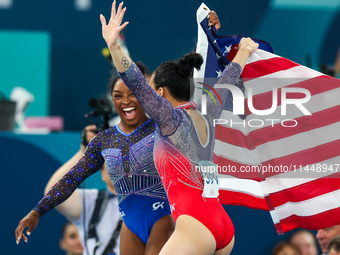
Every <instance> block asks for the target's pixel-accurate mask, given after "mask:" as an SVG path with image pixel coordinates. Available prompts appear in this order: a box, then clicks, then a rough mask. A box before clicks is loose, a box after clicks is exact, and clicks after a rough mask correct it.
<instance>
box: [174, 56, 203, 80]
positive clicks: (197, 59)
mask: <svg viewBox="0 0 340 255" xmlns="http://www.w3.org/2000/svg"><path fill="white" fill-rule="evenodd" d="M202 63H203V58H202V56H201V55H200V54H198V53H193V52H192V53H188V54H185V55H184V56H183V57H182V58H180V59H179V60H178V62H177V65H178V72H179V73H180V75H182V76H183V77H189V76H190V75H191V72H192V71H193V70H192V69H193V68H196V69H197V70H199V69H200V67H201V65H202Z"/></svg>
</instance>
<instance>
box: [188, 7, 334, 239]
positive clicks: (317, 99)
mask: <svg viewBox="0 0 340 255" xmlns="http://www.w3.org/2000/svg"><path fill="white" fill-rule="evenodd" d="M209 11H210V10H209V8H208V7H207V6H205V5H204V4H202V5H201V6H200V8H199V9H198V11H197V23H198V42H197V47H196V52H197V53H200V54H201V55H202V56H203V58H204V60H205V61H204V64H203V66H202V68H201V70H200V71H195V72H194V78H195V79H196V81H200V82H202V81H205V79H204V78H206V77H214V78H216V77H217V76H218V73H219V72H220V70H223V67H224V66H225V64H226V63H228V60H226V59H225V56H223V53H224V54H225V55H226V53H228V54H227V56H226V57H227V58H228V59H229V60H232V58H233V56H234V55H235V54H236V51H237V49H236V47H235V46H234V44H237V40H239V38H240V37H230V38H232V39H233V40H234V41H233V40H231V41H230V42H227V41H225V38H226V37H224V38H223V37H219V36H217V35H215V34H214V33H213V31H212V29H210V28H209V26H208V21H207V15H208V13H209ZM211 38H215V39H211ZM235 40H236V41H235ZM216 45H218V47H219V48H220V49H221V50H220V51H216V50H215V52H213V50H214V47H215V49H216ZM260 48H262V49H264V50H261V49H259V50H257V51H256V52H255V53H253V54H252V55H251V56H250V57H249V59H248V61H247V65H246V67H245V68H244V70H243V72H242V76H241V77H242V83H241V84H238V85H237V86H239V87H240V88H241V89H242V90H243V91H244V95H245V100H244V101H245V102H244V103H245V116H238V115H234V114H233V113H232V97H231V94H230V97H229V99H227V103H226V104H225V105H224V110H223V112H222V115H221V117H220V119H221V120H227V121H228V123H226V124H217V125H216V134H215V148H214V162H215V164H217V165H218V166H220V167H223V166H224V167H225V168H224V169H223V170H221V168H220V197H219V199H220V201H221V202H222V203H223V204H229V205H242V206H247V207H250V208H257V209H263V210H268V211H269V212H270V215H271V217H272V219H273V222H274V224H275V228H276V230H277V232H278V234H283V233H285V232H287V231H290V230H293V229H295V228H298V227H300V228H305V229H312V230H317V229H321V228H326V227H330V226H333V225H337V224H340V179H339V177H340V167H339V164H340V80H339V79H336V78H331V77H329V76H326V75H323V74H321V73H319V72H317V71H315V70H312V69H309V68H307V67H305V66H302V65H299V64H297V63H294V62H293V61H290V60H288V59H285V58H283V57H280V56H277V55H274V54H273V53H271V52H270V51H271V48H270V47H268V45H266V43H264V42H263V43H262V42H260ZM226 50H227V52H226ZM221 52H222V53H221ZM221 60H223V62H222V61H221ZM283 88H289V89H291V88H303V89H305V90H307V91H309V92H310V95H311V98H310V100H309V101H308V102H306V103H304V104H303V107H305V109H307V110H308V111H309V112H310V113H311V115H307V114H305V113H303V112H302V111H301V110H300V109H299V108H298V107H297V106H295V105H287V113H286V115H283V114H282V113H281V112H280V110H282V106H283V104H282V102H281V100H280V99H281V94H282V91H283V90H282V89H283ZM250 89H251V90H252V95H253V96H252V97H248V96H247V95H248V91H249V90H250ZM274 90H275V91H277V97H278V103H277V104H278V105H277V109H276V110H275V111H274V112H273V113H272V114H270V115H255V114H253V113H252V112H253V111H250V110H249V108H248V106H247V105H248V100H249V99H250V98H252V100H253V102H252V104H253V106H254V108H255V109H257V110H265V109H269V108H271V106H272V96H273V93H274V92H273V91H274ZM199 92H201V90H196V92H195V99H196V101H198V103H199V98H200V95H199ZM287 97H288V98H303V96H302V95H301V93H288V94H287ZM228 102H229V103H228ZM244 117H245V119H244ZM224 122H225V121H224ZM235 123H239V124H235ZM233 124H234V125H233ZM228 166H229V168H228ZM241 169H243V170H244V171H243V172H241V171H240V170H241ZM247 169H248V172H246V170H247ZM250 169H253V170H252V171H251V170H250ZM254 169H257V170H258V171H254Z"/></svg>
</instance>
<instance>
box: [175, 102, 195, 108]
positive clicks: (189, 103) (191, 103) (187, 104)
mask: <svg viewBox="0 0 340 255" xmlns="http://www.w3.org/2000/svg"><path fill="white" fill-rule="evenodd" d="M188 108H193V109H196V108H197V104H196V103H194V102H186V103H184V104H180V105H177V106H175V109H188Z"/></svg>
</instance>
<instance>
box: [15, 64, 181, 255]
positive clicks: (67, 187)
mask: <svg viewBox="0 0 340 255" xmlns="http://www.w3.org/2000/svg"><path fill="white" fill-rule="evenodd" d="M140 68H141V69H144V68H145V67H143V66H140ZM111 92H112V101H113V104H114V107H115V110H116V111H117V113H118V114H119V116H120V117H121V122H120V123H119V124H118V125H116V126H114V127H112V128H109V129H106V130H104V131H102V132H100V133H98V134H97V135H96V136H95V137H94V138H93V139H92V140H91V141H90V143H89V144H88V146H87V149H86V151H85V153H84V155H83V157H82V158H81V159H80V160H79V162H78V163H77V164H76V165H75V166H74V167H73V168H72V169H71V170H70V171H69V172H68V173H67V174H66V175H64V177H63V178H62V179H60V180H59V181H58V182H57V183H56V184H55V185H54V186H53V187H52V188H51V190H50V191H49V192H47V193H46V195H45V196H44V197H43V199H42V200H41V201H40V202H39V203H38V205H37V206H36V207H34V208H33V210H32V211H31V212H30V213H29V214H28V215H27V216H26V217H25V218H24V219H22V220H21V221H20V223H19V226H18V228H17V230H16V238H17V241H18V242H19V241H20V239H21V238H23V239H24V240H27V237H26V236H25V235H23V233H22V232H23V230H24V229H25V227H28V230H27V233H30V232H32V230H33V229H34V228H35V227H36V226H37V224H38V219H39V218H40V217H41V216H43V215H44V214H45V213H47V212H48V211H49V210H51V209H52V208H54V207H55V206H57V205H59V204H60V203H62V202H63V201H65V200H66V199H67V198H68V197H69V196H70V195H71V194H72V192H73V191H74V190H75V189H76V188H77V187H78V186H79V185H80V183H81V182H83V181H84V180H85V179H86V178H87V177H89V176H90V175H92V174H93V173H95V172H97V171H98V170H99V169H100V168H101V167H102V165H103V164H104V162H105V163H106V166H107V171H108V174H109V176H110V178H111V180H112V182H113V183H114V187H115V190H116V193H117V197H118V203H119V207H120V212H121V215H122V218H123V220H124V225H123V227H122V233H121V237H120V250H121V253H120V254H121V255H125V254H158V253H159V251H160V249H161V248H162V246H163V245H164V243H165V242H166V241H167V239H168V238H169V237H170V235H171V234H172V232H173V229H174V223H173V219H172V216H171V211H170V207H169V202H168V200H167V197H166V193H165V191H164V188H163V185H162V182H161V180H160V177H159V174H158V172H157V170H156V169H155V165H154V161H153V156H152V152H153V146H154V138H155V131H156V123H155V121H154V120H152V119H150V118H149V117H148V116H147V115H146V114H145V112H144V110H143V109H142V107H141V106H140V104H139V102H138V101H137V99H136V98H135V97H134V95H133V94H132V93H131V91H130V90H129V89H128V88H127V87H126V85H125V84H124V82H123V81H122V80H121V79H117V78H116V79H113V82H112V88H111Z"/></svg>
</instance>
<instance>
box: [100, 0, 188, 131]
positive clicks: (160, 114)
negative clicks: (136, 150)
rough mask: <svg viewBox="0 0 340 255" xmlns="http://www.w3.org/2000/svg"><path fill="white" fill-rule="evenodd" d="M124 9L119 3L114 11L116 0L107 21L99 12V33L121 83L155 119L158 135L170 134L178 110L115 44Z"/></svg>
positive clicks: (175, 121) (179, 118)
mask: <svg viewBox="0 0 340 255" xmlns="http://www.w3.org/2000/svg"><path fill="white" fill-rule="evenodd" d="M125 11H126V7H125V8H124V9H123V5H122V3H120V4H119V6H118V9H117V12H116V2H115V1H114V2H113V4H112V10H111V18H110V20H109V22H108V23H107V22H106V19H105V17H104V16H103V15H100V20H101V23H102V34H103V37H104V39H105V41H106V43H107V46H108V48H109V50H110V53H111V56H112V59H113V62H114V64H115V66H116V68H117V70H118V72H119V75H120V77H121V78H122V80H123V81H124V83H125V85H126V86H128V88H129V89H130V90H131V91H132V93H133V94H134V95H135V96H136V98H137V99H138V101H139V103H140V104H141V106H142V107H143V109H144V110H145V112H147V113H148V114H149V116H150V117H151V118H153V119H154V120H155V121H156V122H157V123H158V125H159V126H160V129H161V133H162V135H164V136H167V135H171V134H172V133H173V132H175V131H176V129H177V127H178V125H179V124H180V121H181V115H180V113H179V112H178V110H176V109H174V108H173V106H172V105H171V103H170V102H169V101H168V100H166V99H165V98H163V97H161V96H159V95H158V94H157V93H156V92H155V91H154V90H153V89H152V88H151V86H150V85H149V84H148V83H147V81H146V80H145V79H144V77H143V75H142V73H141V72H140V70H139V69H138V67H137V66H136V65H135V64H134V63H133V62H132V60H131V59H130V58H129V56H128V55H127V54H126V53H125V52H124V50H123V49H122V48H121V47H120V45H119V42H118V37H119V33H120V32H121V31H122V30H123V29H124V28H125V27H126V25H127V24H128V22H125V23H124V24H123V25H121V23H122V20H123V17H124V13H125Z"/></svg>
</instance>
